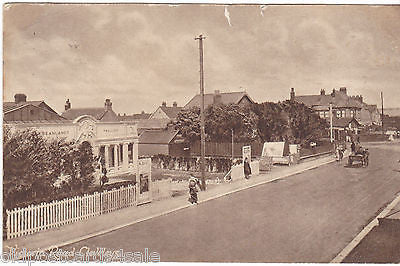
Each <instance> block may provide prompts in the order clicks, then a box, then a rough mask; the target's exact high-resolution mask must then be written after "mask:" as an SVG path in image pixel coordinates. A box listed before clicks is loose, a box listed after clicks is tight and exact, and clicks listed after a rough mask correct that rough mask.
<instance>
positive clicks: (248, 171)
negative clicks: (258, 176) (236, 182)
mask: <svg viewBox="0 0 400 266" xmlns="http://www.w3.org/2000/svg"><path fill="white" fill-rule="evenodd" d="M243 165H244V178H246V179H249V178H250V175H251V168H250V163H249V159H248V158H247V157H246V158H245V159H244V164H243Z"/></svg>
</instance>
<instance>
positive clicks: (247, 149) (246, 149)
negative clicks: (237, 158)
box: [242, 146, 251, 163]
mask: <svg viewBox="0 0 400 266" xmlns="http://www.w3.org/2000/svg"><path fill="white" fill-rule="evenodd" d="M246 158H248V160H249V163H250V162H251V146H243V147H242V160H243V162H244V159H246Z"/></svg>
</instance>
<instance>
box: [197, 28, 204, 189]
mask: <svg viewBox="0 0 400 266" xmlns="http://www.w3.org/2000/svg"><path fill="white" fill-rule="evenodd" d="M205 38H206V37H204V36H203V35H202V34H200V35H199V37H196V38H194V39H195V40H196V41H197V40H198V41H199V52H200V98H201V104H200V129H201V146H200V148H201V158H200V171H201V189H202V190H206V177H205V169H204V168H205V159H204V157H205V144H206V143H205V122H204V71H203V40H204V39H205Z"/></svg>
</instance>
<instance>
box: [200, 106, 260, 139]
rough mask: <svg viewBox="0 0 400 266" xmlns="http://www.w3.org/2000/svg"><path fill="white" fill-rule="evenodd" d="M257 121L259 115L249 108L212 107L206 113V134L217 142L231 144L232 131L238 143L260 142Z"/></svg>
mask: <svg viewBox="0 0 400 266" xmlns="http://www.w3.org/2000/svg"><path fill="white" fill-rule="evenodd" d="M257 121H258V117H257V115H256V114H255V113H254V112H253V111H252V109H251V108H249V107H245V106H240V105H236V104H229V105H223V104H220V105H211V106H210V107H209V108H208V109H207V111H206V133H207V135H208V136H209V139H210V140H211V141H215V142H229V141H230V140H231V136H232V130H233V131H234V132H233V133H234V140H235V141H236V142H251V141H256V140H259V134H258V131H257Z"/></svg>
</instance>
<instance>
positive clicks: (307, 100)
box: [294, 91, 363, 108]
mask: <svg viewBox="0 0 400 266" xmlns="http://www.w3.org/2000/svg"><path fill="white" fill-rule="evenodd" d="M294 100H295V101H297V102H301V103H304V104H305V105H307V106H308V107H314V106H329V103H332V105H333V106H334V107H339V108H340V107H347V108H362V107H363V104H362V103H361V102H360V101H358V100H356V99H354V98H352V97H350V96H348V95H347V94H345V93H343V92H341V91H335V96H332V95H331V94H327V95H301V96H295V97H294Z"/></svg>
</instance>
